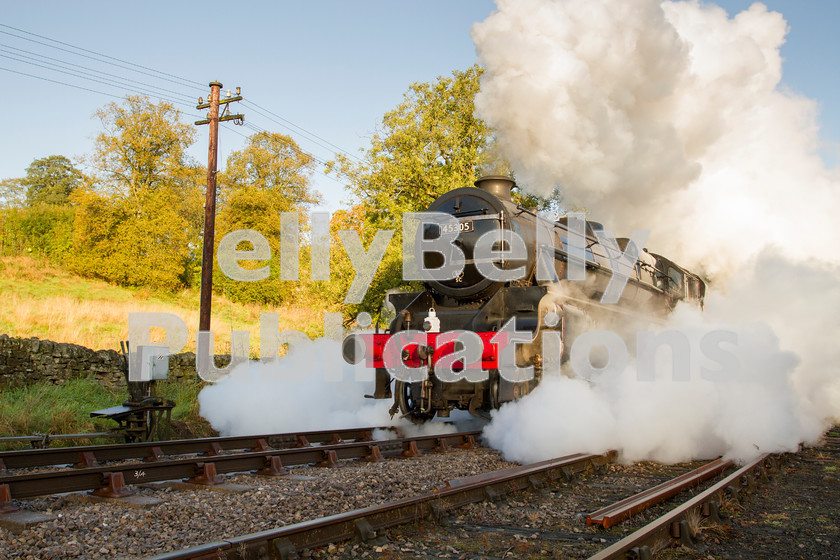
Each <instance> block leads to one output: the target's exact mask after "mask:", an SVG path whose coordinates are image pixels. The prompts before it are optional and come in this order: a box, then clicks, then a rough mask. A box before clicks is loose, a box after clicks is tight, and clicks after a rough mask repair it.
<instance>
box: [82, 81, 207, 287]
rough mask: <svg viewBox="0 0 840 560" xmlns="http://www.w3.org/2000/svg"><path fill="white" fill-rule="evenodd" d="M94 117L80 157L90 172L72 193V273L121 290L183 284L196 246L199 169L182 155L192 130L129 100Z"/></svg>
mask: <svg viewBox="0 0 840 560" xmlns="http://www.w3.org/2000/svg"><path fill="white" fill-rule="evenodd" d="M95 116H96V117H97V118H98V119H99V121H100V122H101V124H102V128H103V131H102V132H101V133H100V134H99V135H97V137H96V140H95V144H94V150H93V153H92V154H91V155H89V156H88V157H87V158H85V161H86V163H88V164H89V165H90V166H91V167H92V168H93V169H95V170H96V173H95V174H94V176H93V184H92V188H89V189H87V188H85V189H77V190H76V192H74V193H73V194H72V195H71V201H72V202H73V203H74V204H75V205H76V207H77V215H76V220H75V223H74V235H73V253H74V257H75V258H74V262H73V269H74V270H75V271H76V272H79V273H82V274H86V275H90V276H96V277H100V278H104V279H106V280H109V281H112V282H117V283H120V284H125V285H137V286H139V285H147V286H152V287H159V288H165V289H175V288H177V287H180V286H183V285H184V284H186V283H188V282H189V279H190V276H191V271H192V264H193V261H194V259H195V257H196V252H197V249H196V247H198V246H199V245H200V243H199V232H200V227H201V223H202V221H201V216H202V193H201V188H200V185H201V180H202V176H203V172H202V170H201V168H200V167H199V166H198V165H197V164H196V163H195V162H193V161H191V159H190V158H189V157H188V156H187V153H186V150H187V148H188V147H189V146H190V145H191V144H192V142H193V140H194V138H195V130H194V129H193V127H191V126H190V125H188V124H185V123H183V122H181V121H180V111H178V110H177V109H175V108H174V107H173V106H172V105H171V104H169V103H167V102H165V101H160V102H159V103H157V104H155V103H153V102H152V101H150V100H149V99H148V98H147V97H142V96H129V97H127V98H126V99H125V101H124V102H123V103H121V104H117V103H110V104H108V105H106V106H105V107H103V108H102V109H100V110H98V111H97V112H96V113H95Z"/></svg>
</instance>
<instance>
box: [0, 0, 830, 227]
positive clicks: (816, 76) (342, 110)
mask: <svg viewBox="0 0 840 560" xmlns="http://www.w3.org/2000/svg"><path fill="white" fill-rule="evenodd" d="M716 3H717V4H719V5H721V6H723V7H724V8H725V9H726V10H727V11H728V12H729V13H730V15H732V14H734V13H737V12H738V11H740V10H743V9H746V8H747V7H749V5H750V4H751V2H748V1H741V0H726V1H719V2H716ZM764 3H765V4H766V5H767V6H768V7H769V8H770V9H771V10H776V11H780V12H782V13H783V14H784V16H785V18H786V19H787V21H788V24H789V26H790V33H789V34H788V40H787V43H786V45H785V46H784V47H783V49H782V55H783V57H784V58H785V65H784V78H783V79H784V83H785V86H786V87H789V88H791V89H792V90H794V91H797V92H799V93H801V94H804V95H806V96H807V97H810V98H812V99H815V100H817V101H818V102H819V104H820V108H821V119H820V122H821V124H822V130H823V137H824V139H825V141H826V144H827V146H826V148H824V150H823V154H824V157H825V158H826V160H828V161H829V162H830V164H832V165H836V163H837V162H838V161H840V157H838V154H840V149H839V148H838V146H840V103H838V101H837V97H836V92H837V91H838V89H840V83H838V82H840V78H838V72H837V68H838V66H840V64H839V63H840V37H838V34H837V33H836V29H835V26H836V22H837V21H840V2H837V1H835V0H810V1H808V2H803V1H794V0H768V1H766V2H764ZM0 6H2V8H1V9H0V14H2V15H0V24H4V25H7V26H11V27H15V28H19V29H22V30H24V31H27V32H30V33H34V34H37V35H42V36H44V37H47V38H49V39H54V40H58V41H62V42H64V43H67V44H69V45H73V46H77V47H81V48H83V49H88V50H89V51H94V52H96V53H101V54H105V55H108V56H111V57H115V58H118V59H122V60H124V61H128V62H132V63H135V64H139V65H142V66H145V67H148V68H152V69H155V70H159V71H162V72H166V73H168V74H171V75H173V76H178V77H179V78H183V79H186V80H187V81H186V82H184V81H181V80H176V82H177V83H173V82H167V81H161V80H156V79H152V78H149V77H147V76H144V75H140V74H137V73H135V72H132V71H129V70H126V69H123V68H118V67H115V66H108V65H105V64H103V63H101V62H96V61H94V60H90V59H86V58H80V57H78V56H75V55H73V54H71V53H68V52H65V51H61V50H55V49H51V48H48V47H46V46H44V45H41V44H38V43H34V42H32V41H31V40H30V41H27V40H25V39H21V38H19V37H15V36H12V35H9V33H12V34H14V35H20V36H22V37H26V38H28V39H32V40H35V41H40V42H42V43H49V44H53V45H56V46H59V47H61V48H65V49H68V50H74V49H72V48H70V47H68V46H65V45H58V44H55V43H51V42H50V41H48V40H45V39H42V38H39V37H35V36H32V35H27V34H24V33H20V32H18V31H15V30H13V29H10V28H8V27H0V68H7V69H11V70H16V71H17V72H24V73H27V74H32V75H36V76H41V77H46V78H50V79H53V80H57V81H61V82H67V83H73V84H77V85H79V86H81V87H86V88H89V89H93V90H98V91H100V92H104V93H109V94H112V95H115V96H117V97H120V96H122V95H124V94H125V93H127V91H126V89H125V88H119V87H111V86H107V85H104V84H99V83H95V82H92V81H88V80H83V79H79V78H74V77H71V76H67V75H64V74H57V73H54V72H52V71H50V70H47V69H45V68H41V67H37V66H33V65H32V63H31V61H30V62H26V61H24V62H21V61H16V60H11V59H9V58H7V57H6V56H17V57H19V56H21V55H25V53H22V52H21V51H22V50H27V51H32V52H37V53H41V54H45V55H48V56H51V57H53V58H56V59H60V60H62V61H65V62H71V63H73V64H79V65H82V66H89V67H91V68H96V69H99V70H103V71H106V72H109V73H111V74H114V75H118V76H124V77H128V78H131V79H134V80H139V81H141V82H146V86H149V87H154V88H156V89H158V90H159V89H160V88H166V89H170V90H172V91H174V92H177V94H179V97H178V99H184V100H185V101H187V104H186V105H178V107H179V109H181V110H184V111H185V112H186V113H192V114H194V115H198V114H200V113H201V112H200V111H197V110H195V109H194V108H192V107H193V106H194V103H195V100H196V99H197V98H198V96H202V95H203V96H206V91H207V89H208V88H207V87H206V84H207V83H209V82H210V81H211V80H219V81H221V82H222V83H223V84H224V86H225V89H227V88H231V89H233V88H235V87H236V86H240V87H241V88H242V93H243V95H244V97H245V99H246V100H247V101H249V102H252V103H255V104H257V105H258V106H260V107H262V108H265V109H267V110H269V111H271V112H272V113H274V114H275V115H277V116H279V117H282V119H279V118H277V117H275V116H271V115H269V117H270V119H269V118H267V117H266V116H263V115H259V114H257V112H256V111H255V110H253V108H250V109H249V108H248V107H247V106H241V107H240V108H239V112H244V113H245V115H246V120H247V122H248V123H251V124H253V125H256V126H257V127H259V128H262V129H267V130H271V131H276V132H280V133H284V134H291V135H292V136H293V137H294V138H295V139H296V140H297V142H298V143H299V144H300V146H301V147H302V148H303V149H304V150H306V151H310V152H311V153H313V154H314V155H315V156H316V157H317V158H318V159H320V160H329V159H331V158H332V157H333V154H334V153H335V151H336V149H337V148H336V147H338V148H340V149H341V150H342V151H345V152H349V153H351V154H354V155H358V154H359V149H364V148H366V147H367V146H368V145H369V138H370V135H371V134H372V132H373V131H374V130H375V127H376V125H377V123H378V121H379V120H380V119H381V117H382V115H383V114H384V113H385V112H387V111H389V110H391V109H393V108H394V107H395V106H396V105H397V104H398V103H399V102H400V100H401V99H402V94H403V93H404V92H405V91H406V90H407V88H408V86H409V85H410V84H411V83H413V82H426V81H431V80H434V79H435V77H437V76H440V75H447V74H449V73H451V71H452V70H455V69H464V68H467V67H468V66H470V65H471V64H472V63H473V62H475V58H476V56H475V47H474V46H473V43H472V41H471V39H470V35H469V31H470V27H471V25H472V24H473V23H475V22H477V21H481V20H483V19H484V18H486V17H487V15H489V14H490V13H491V12H492V11H493V9H494V3H493V2H492V1H491V0H469V1H467V0H461V1H443V0H423V1H414V0H412V1H401V2H392V1H384V0H376V1H374V0H365V1H336V0H329V1H328V0H318V1H312V2H300V1H295V2H291V1H285V0H283V1H274V2H249V3H244V4H242V5H235V4H233V3H229V2H216V1H205V2H198V3H192V2H190V3H188V2H163V1H160V0H152V1H147V2H144V3H142V4H137V3H130V4H129V3H124V2H104V1H98V2H94V1H85V0H82V1H80V2H55V1H38V2H12V1H11V0H0ZM9 51H12V52H14V53H16V54H15V55H10V52H9ZM86 54H91V53H86ZM25 56H30V55H25ZM91 56H94V55H91ZM100 58H101V57H100ZM0 85H2V91H3V93H4V94H3V99H4V101H5V102H4V104H3V109H2V121H0V122H2V125H3V134H2V136H1V137H0V148H2V150H1V151H0V179H2V178H8V177H19V176H22V175H23V174H24V173H25V169H26V167H27V166H28V165H29V164H30V163H31V162H32V160H33V159H35V158H39V157H44V156H48V155H52V154H61V155H66V156H68V157H70V158H75V157H76V156H79V155H81V154H84V153H86V152H89V151H90V149H91V146H92V141H91V138H92V137H93V136H94V135H95V134H96V133H97V132H98V131H99V124H98V122H97V121H95V120H93V119H91V116H92V114H93V112H94V111H95V110H96V109H97V108H99V107H102V106H103V105H105V104H106V103H109V102H111V101H117V98H115V97H109V96H107V95H103V94H101V93H94V92H90V91H83V90H78V89H74V88H71V87H68V86H65V85H60V84H56V83H53V82H47V81H43V80H40V79H36V78H32V77H28V76H23V75H20V74H16V73H10V72H8V71H6V70H0ZM146 86H144V85H137V86H136V87H137V89H138V90H140V91H146V90H147V87H146ZM167 95H169V94H167ZM171 95H172V96H173V97H174V95H175V94H171ZM190 98H192V99H193V101H189V99H190ZM234 110H236V109H234ZM283 119H285V120H283ZM185 120H187V121H192V120H195V118H193V117H192V116H187V117H185ZM276 121H279V122H276ZM286 121H290V122H291V123H294V124H295V125H297V126H299V127H301V128H302V129H303V131H305V132H302V131H301V130H300V129H298V128H295V127H291V126H290V125H289V124H288V123H287V122H286ZM206 130H207V127H206V126H205V127H201V128H200V129H199V136H198V141H197V142H196V145H195V146H194V148H193V150H192V153H193V155H194V156H195V157H196V158H197V159H198V160H199V161H201V162H206V158H207V148H206V145H207V132H206ZM251 132H252V130H249V129H247V128H243V127H233V126H228V127H227V128H225V129H223V130H222V131H221V134H220V138H221V144H220V149H221V154H220V165H221V164H222V163H223V162H224V160H225V158H226V157H227V154H229V153H230V151H231V150H234V149H238V148H240V147H242V145H243V143H244V141H245V138H244V137H243V136H242V134H245V135H247V134H250V133H251ZM311 135H316V136H317V137H318V138H314V137H313V136H311ZM313 182H314V184H315V187H316V188H317V189H318V190H319V191H321V192H322V193H323V194H324V197H325V204H324V208H325V209H329V210H333V209H335V208H337V207H338V206H339V204H340V201H341V200H342V199H343V198H344V192H343V188H342V184H341V183H340V182H339V181H337V180H336V179H334V178H329V177H326V176H324V175H323V174H322V173H316V174H315V175H314V177H313Z"/></svg>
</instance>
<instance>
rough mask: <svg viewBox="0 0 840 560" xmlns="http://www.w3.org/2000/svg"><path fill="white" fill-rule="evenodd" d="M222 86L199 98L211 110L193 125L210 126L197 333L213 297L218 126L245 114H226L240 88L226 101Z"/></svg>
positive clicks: (240, 120)
mask: <svg viewBox="0 0 840 560" xmlns="http://www.w3.org/2000/svg"><path fill="white" fill-rule="evenodd" d="M221 91H222V84H221V83H219V82H216V81H213V82H210V97H209V98H207V102H206V103H205V102H204V100H203V99H202V98H200V97H199V98H198V105H196V107H195V108H196V109H210V112H209V113H208V114H207V118H206V119H204V120H201V121H196V122H195V124H197V125H201V124H209V125H210V147H209V149H208V153H207V198H206V202H205V203H204V247H203V251H202V254H201V301H200V304H199V312H198V330H199V331H209V330H210V306H211V302H212V296H213V245H214V241H215V237H216V173H217V171H216V164H217V156H218V151H219V123H220V122H223V121H234V124H243V123H244V122H245V115H229V114H227V113H228V110H229V106H228V105H227V104H228V103H230V102H232V101H241V100H242V96H241V95H239V88H236V96H235V97H231V96H230V90H228V95H227V97H226V98H225V99H219V98H220V97H221ZM219 105H225V110H224V113H223V114H222V115H221V116H219Z"/></svg>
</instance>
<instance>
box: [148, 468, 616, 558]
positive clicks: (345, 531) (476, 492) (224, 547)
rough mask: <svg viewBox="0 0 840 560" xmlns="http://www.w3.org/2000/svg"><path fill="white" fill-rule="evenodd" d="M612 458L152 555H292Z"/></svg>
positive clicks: (527, 471)
mask: <svg viewBox="0 0 840 560" xmlns="http://www.w3.org/2000/svg"><path fill="white" fill-rule="evenodd" d="M611 458H612V456H611V455H609V456H602V455H581V454H576V455H570V456H567V457H561V458H559V459H552V460H549V461H543V462H541V463H535V464H533V465H526V466H522V467H514V468H512V469H504V470H502V471H497V472H495V473H488V474H485V475H479V476H477V477H469V478H466V479H459V480H457V481H450V482H449V484H448V485H447V487H445V488H442V489H440V490H437V491H434V492H429V493H426V494H421V495H419V496H414V497H410V498H404V499H401V500H396V501H393V502H388V503H385V504H380V505H376V506H370V507H366V508H361V509H356V510H353V511H349V512H346V513H342V514H338V515H331V516H329V517H323V518H320V519H314V520H311V521H304V522H302V523H295V524H294V525H287V526H285V527H281V528H280V529H272V530H268V531H262V532H259V533H252V534H250V535H244V536H241V537H235V538H232V539H228V540H224V541H218V542H214V543H208V544H205V545H201V546H197V547H193V548H189V549H186V550H181V551H177V552H171V553H165V554H161V555H157V556H154V557H150V558H149V559H148V560H187V559H191V560H211V559H212V560H223V559H225V558H251V557H256V558H264V557H271V558H281V559H285V558H292V557H294V555H295V554H296V552H297V551H300V550H304V549H308V548H313V547H316V546H323V545H326V544H329V543H333V542H339V541H343V540H347V539H352V538H354V537H358V538H359V539H361V540H362V541H368V540H371V539H374V538H376V536H377V532H378V531H380V530H382V529H386V528H388V527H393V526H395V525H400V524H403V523H409V522H411V521H416V520H419V519H424V518H427V517H433V518H440V517H441V516H442V515H443V514H444V513H445V512H446V511H448V510H450V509H454V508H458V507H461V506H464V505H466V504H470V503H475V502H480V501H483V500H485V499H488V498H490V499H493V498H496V497H497V496H499V495H502V494H507V493H509V492H514V491H518V490H523V489H525V488H530V487H534V486H541V485H543V484H546V483H550V482H551V481H554V480H556V479H558V478H564V479H568V477H570V476H572V475H573V474H574V473H576V472H581V471H583V470H585V469H587V468H590V467H595V466H597V465H599V464H604V463H606V462H608V461H610V460H611Z"/></svg>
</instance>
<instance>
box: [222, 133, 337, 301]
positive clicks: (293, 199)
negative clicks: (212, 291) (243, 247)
mask: <svg viewBox="0 0 840 560" xmlns="http://www.w3.org/2000/svg"><path fill="white" fill-rule="evenodd" d="M314 165H315V162H314V159H313V158H312V156H311V155H310V154H307V153H305V152H303V151H302V150H301V149H300V147H298V145H297V143H296V142H295V141H294V140H293V139H292V138H290V137H289V136H285V135H282V134H277V133H272V132H259V133H257V134H254V135H252V136H251V137H249V138H248V143H247V145H246V146H245V147H244V148H242V149H241V150H238V151H235V152H233V153H232V154H230V156H228V159H227V162H226V165H225V168H224V171H223V172H222V173H221V176H220V185H221V188H220V189H219V202H220V212H219V215H218V220H217V225H216V229H217V235H216V243H217V246H218V243H219V241H220V240H221V239H222V237H224V235H225V234H227V233H230V232H231V231H235V230H238V229H252V230H254V231H257V232H259V233H260V234H262V235H263V236H265V237H266V239H267V240H268V242H269V246H270V247H271V253H272V257H271V262H270V263H269V266H270V270H271V274H270V276H269V277H268V278H266V279H265V280H260V281H256V282H236V281H233V280H230V279H228V278H226V277H224V276H223V275H222V274H221V272H220V271H219V272H214V278H219V280H218V281H216V282H215V284H216V286H217V288H219V289H221V290H224V291H225V292H226V293H227V295H228V296H229V297H232V298H233V299H236V300H239V301H248V302H254V303H280V302H282V301H284V300H285V301H287V300H289V299H290V298H291V297H293V295H294V294H295V293H299V292H300V290H299V288H300V285H299V282H292V283H290V282H284V281H281V280H280V274H279V272H280V264H279V262H280V235H281V231H280V220H281V213H282V212H300V213H301V214H300V226H301V228H303V227H305V226H306V222H305V214H304V212H305V211H307V210H309V209H310V208H311V207H312V206H314V205H315V204H317V203H319V202H320V201H321V197H320V194H318V193H317V192H316V191H315V190H314V189H313V188H312V185H311V175H312V172H313V170H314ZM242 266H243V267H246V268H247V267H248V266H255V267H263V266H266V263H265V262H262V263H250V264H249V263H247V262H246V263H243V265H242ZM301 280H303V278H301Z"/></svg>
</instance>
